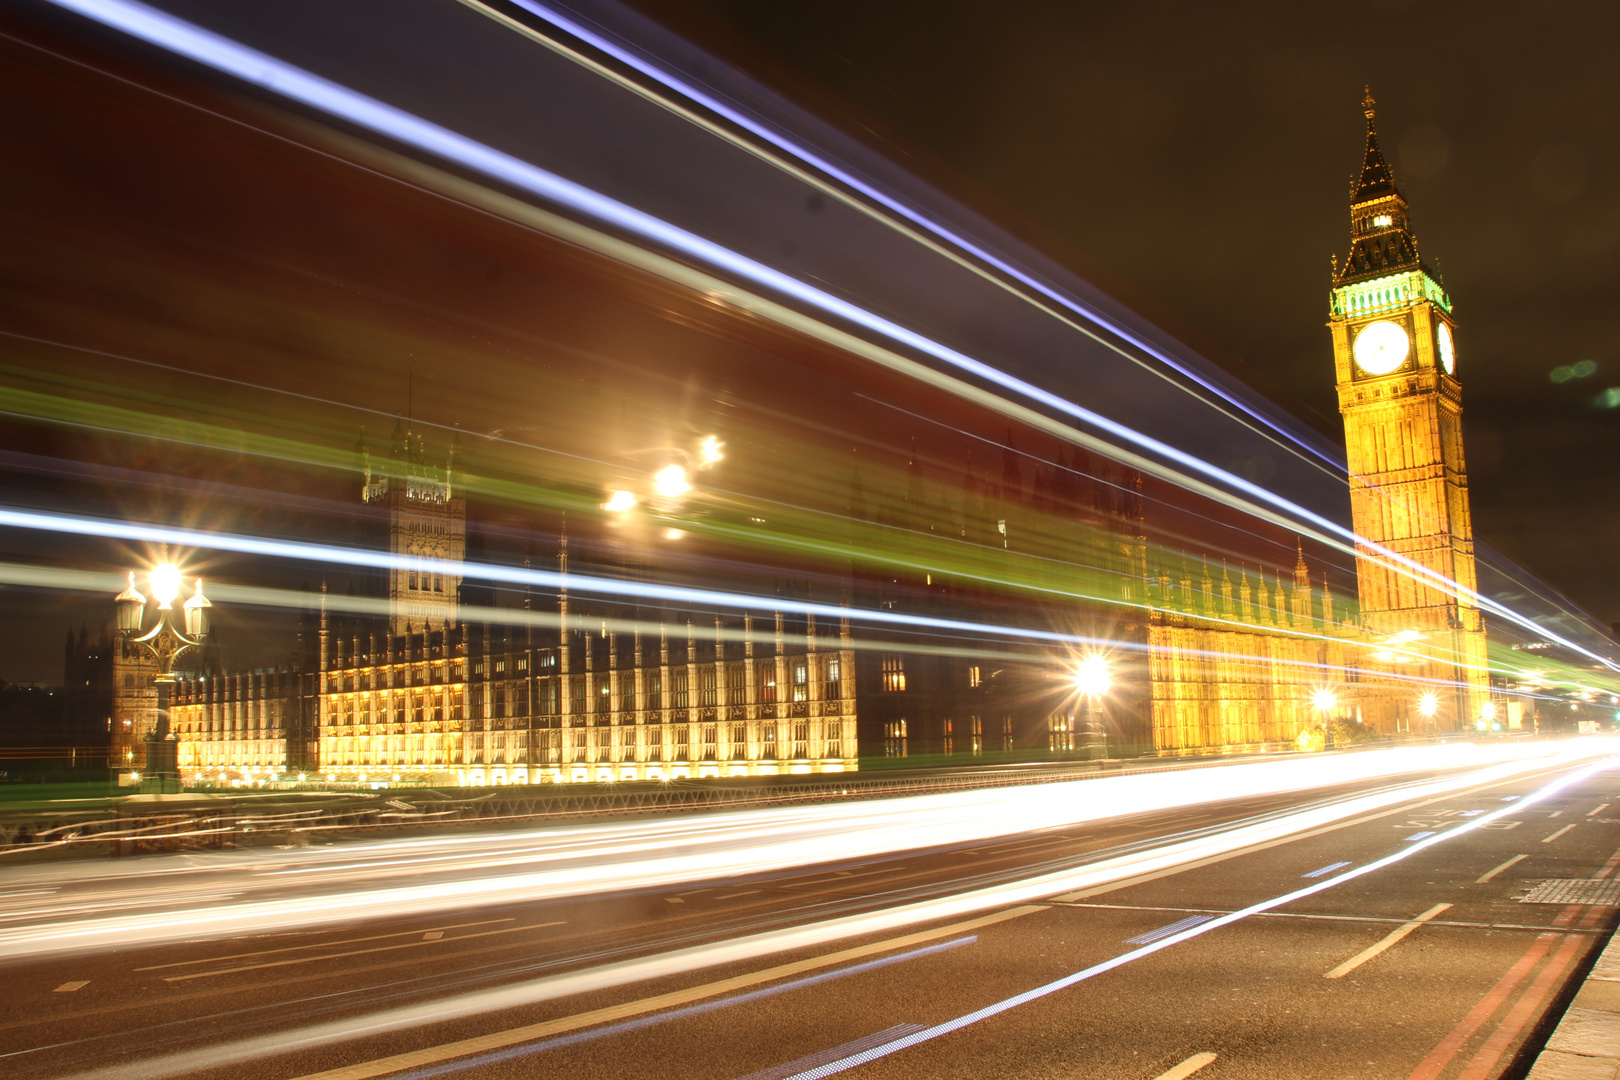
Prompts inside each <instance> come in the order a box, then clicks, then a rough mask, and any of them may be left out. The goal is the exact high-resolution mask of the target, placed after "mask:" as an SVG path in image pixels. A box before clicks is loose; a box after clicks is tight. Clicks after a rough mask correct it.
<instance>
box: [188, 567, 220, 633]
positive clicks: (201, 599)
mask: <svg viewBox="0 0 1620 1080" xmlns="http://www.w3.org/2000/svg"><path fill="white" fill-rule="evenodd" d="M213 606H214V605H213V604H211V603H209V601H208V597H206V596H204V595H203V591H202V578H198V579H197V591H196V592H194V593H192V594H191V599H190V600H187V601H186V633H187V634H188V635H190V636H191V637H194V638H201V637H207V636H208V627H209V624H210V623H211V622H212V621H213V616H212V614H211V613H210V612H209V608H212V607H213Z"/></svg>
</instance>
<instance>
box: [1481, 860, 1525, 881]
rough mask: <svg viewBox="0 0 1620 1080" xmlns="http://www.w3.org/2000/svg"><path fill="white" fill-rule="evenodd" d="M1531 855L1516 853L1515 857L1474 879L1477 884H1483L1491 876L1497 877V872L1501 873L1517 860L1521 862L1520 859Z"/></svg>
mask: <svg viewBox="0 0 1620 1080" xmlns="http://www.w3.org/2000/svg"><path fill="white" fill-rule="evenodd" d="M1529 857H1530V856H1528V855H1515V856H1513V858H1511V859H1509V860H1508V861H1507V862H1505V863H1503V864H1502V865H1501V866H1498V867H1496V868H1495V869H1492V870H1487V871H1485V872H1484V873H1483V874H1481V875H1479V877H1477V878H1475V879H1474V884H1475V885H1483V884H1485V883H1486V882H1487V881H1489V880H1491V878H1493V877H1495V876H1496V875H1497V874H1500V873H1501V872H1502V871H1504V870H1506V869H1507V868H1508V867H1510V866H1512V865H1513V864H1514V863H1517V862H1519V861H1521V860H1523V859H1528V858H1529Z"/></svg>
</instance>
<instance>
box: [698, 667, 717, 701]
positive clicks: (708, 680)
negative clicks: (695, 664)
mask: <svg viewBox="0 0 1620 1080" xmlns="http://www.w3.org/2000/svg"><path fill="white" fill-rule="evenodd" d="M714 683H715V670H714V668H713V667H710V666H709V665H707V664H705V665H704V666H703V668H702V669H701V670H699V671H698V689H699V694H698V704H699V705H701V706H705V707H708V706H712V705H714V704H715V699H714Z"/></svg>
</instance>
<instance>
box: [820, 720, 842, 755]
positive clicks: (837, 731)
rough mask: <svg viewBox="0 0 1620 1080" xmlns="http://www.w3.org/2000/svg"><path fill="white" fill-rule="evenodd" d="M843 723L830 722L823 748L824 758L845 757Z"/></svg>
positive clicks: (837, 721)
mask: <svg viewBox="0 0 1620 1080" xmlns="http://www.w3.org/2000/svg"><path fill="white" fill-rule="evenodd" d="M843 727H844V725H843V721H840V720H828V721H827V726H826V729H825V734H826V740H825V742H824V743H823V745H822V748H821V756H822V757H824V758H837V757H843V756H844V740H843V737H842V733H843Z"/></svg>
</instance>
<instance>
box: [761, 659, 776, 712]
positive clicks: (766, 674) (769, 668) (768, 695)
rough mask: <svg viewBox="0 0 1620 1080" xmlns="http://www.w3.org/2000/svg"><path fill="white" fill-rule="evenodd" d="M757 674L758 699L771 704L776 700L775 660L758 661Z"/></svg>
mask: <svg viewBox="0 0 1620 1080" xmlns="http://www.w3.org/2000/svg"><path fill="white" fill-rule="evenodd" d="M758 675H759V679H758V682H757V684H756V685H757V686H758V687H759V700H760V702H761V703H763V704H766V705H769V704H772V703H773V702H775V701H776V661H775V660H761V661H759V672H758Z"/></svg>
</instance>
